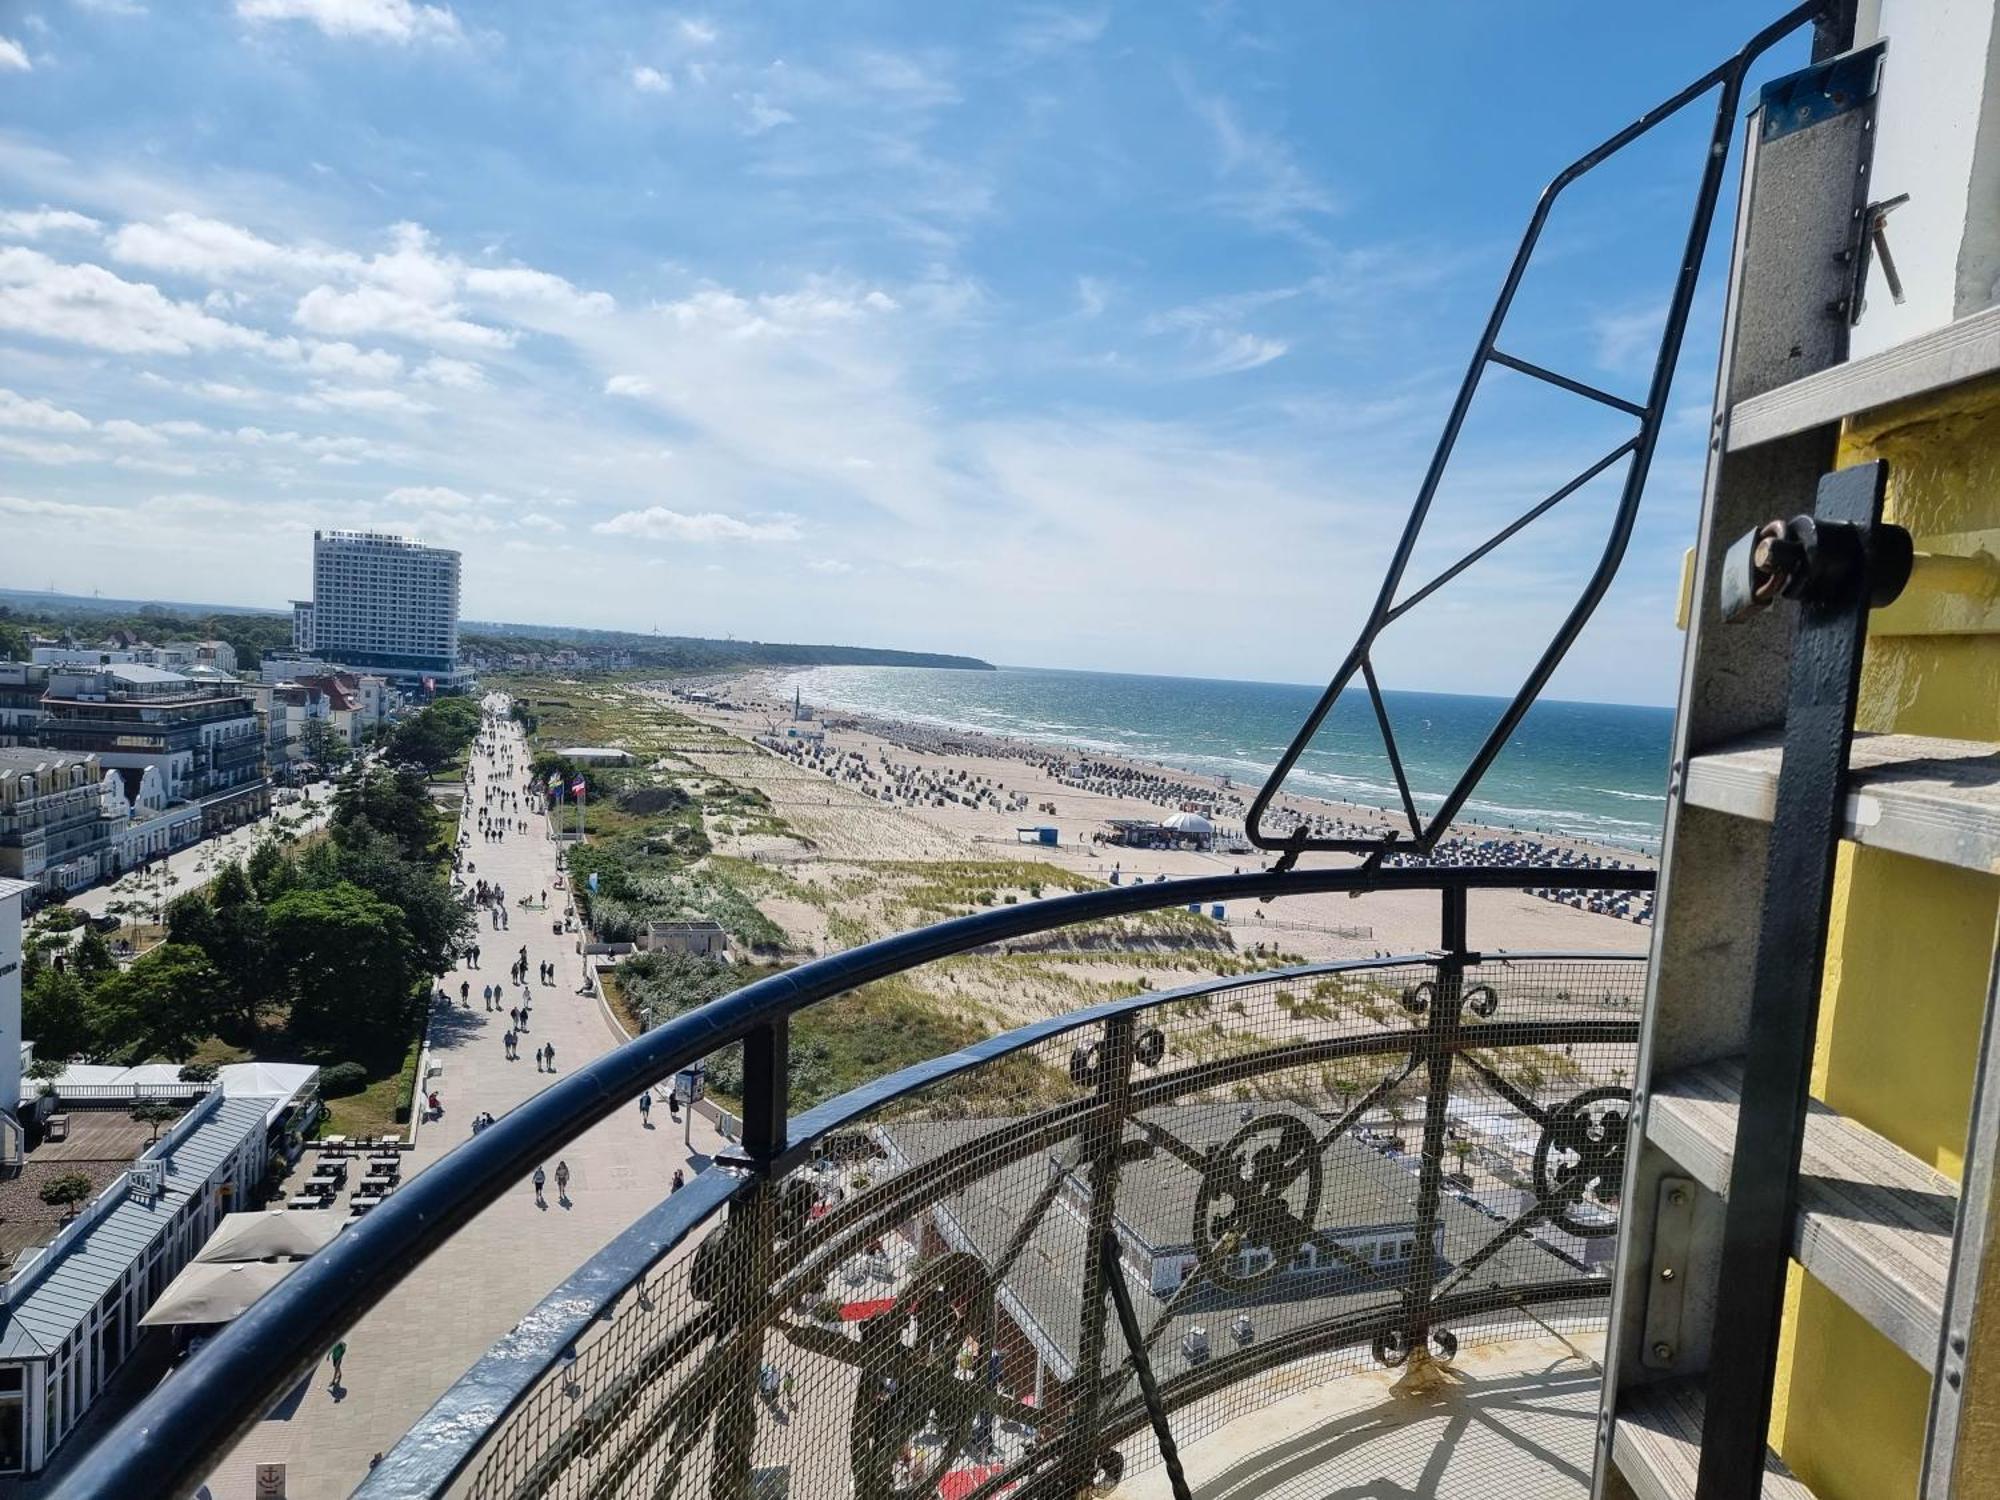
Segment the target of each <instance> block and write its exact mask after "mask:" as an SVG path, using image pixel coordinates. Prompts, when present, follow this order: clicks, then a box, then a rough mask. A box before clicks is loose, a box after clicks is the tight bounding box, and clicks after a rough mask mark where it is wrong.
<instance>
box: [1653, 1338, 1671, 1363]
mask: <svg viewBox="0 0 2000 1500" xmlns="http://www.w3.org/2000/svg"><path fill="white" fill-rule="evenodd" d="M1673 1357H1674V1346H1673V1345H1672V1344H1670V1343H1668V1342H1667V1341H1666V1340H1665V1339H1661V1340H1660V1341H1659V1342H1658V1343H1656V1344H1654V1345H1653V1358H1655V1359H1657V1360H1659V1361H1660V1362H1661V1363H1662V1364H1664V1363H1666V1362H1667V1361H1668V1360H1670V1359H1672V1358H1673Z"/></svg>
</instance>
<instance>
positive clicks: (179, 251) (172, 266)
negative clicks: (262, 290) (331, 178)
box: [110, 213, 361, 281]
mask: <svg viewBox="0 0 2000 1500" xmlns="http://www.w3.org/2000/svg"><path fill="white" fill-rule="evenodd" d="M110 246H111V254H112V257H113V258H114V259H116V260H122V261H124V262H125V263H126V264H127V265H134V266H144V267H145V268H146V269H147V270H149V271H175V272H179V273H181V274H183V275H188V276H200V277H202V278H204V279H206V280H210V281H222V280H228V279H231V278H234V277H238V276H241V275H243V274H245V273H246V272H267V273H283V272H297V273H304V274H309V275H323V274H326V273H328V272H331V271H335V270H350V271H351V270H354V269H356V268H358V267H359V266H360V264H361V258H360V257H359V256H356V255H349V254H345V253H342V252H339V251H331V250H322V249H318V248H316V247H312V246H293V245H280V244H277V243H275V242H273V241H271V240H267V239H265V238H264V237H263V236H262V235H259V234H256V233H253V232H252V231H250V230H248V229H244V228H242V227H240V226H239V225H235V224H229V223H225V222H224V221H222V220H221V219H210V218H205V217H203V216H202V215H200V214H192V213H170V214H168V215H166V217H165V218H163V219H162V220H161V221H160V222H159V223H157V224H143V223H142V224H127V225H124V226H123V227H122V228H120V229H119V230H117V231H116V232H115V233H114V234H113V235H112V236H111V239H110Z"/></svg>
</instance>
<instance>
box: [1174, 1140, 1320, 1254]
mask: <svg viewBox="0 0 2000 1500" xmlns="http://www.w3.org/2000/svg"><path fill="white" fill-rule="evenodd" d="M1323 1186H1324V1183H1323V1181H1322V1175H1321V1169H1320V1152H1319V1142H1318V1141H1317V1140H1315V1139H1314V1138H1313V1133H1312V1131H1311V1130H1310V1129H1308V1128H1307V1126H1306V1124H1305V1122H1304V1121H1303V1120H1301V1119H1299V1117H1298V1116H1296V1115H1289V1114H1268V1115H1260V1116H1259V1117H1258V1118H1256V1119H1254V1120H1252V1121H1251V1122H1250V1123H1249V1124H1247V1125H1245V1126H1244V1127H1243V1128H1242V1129H1241V1130H1239V1131H1237V1132H1236V1134H1235V1135H1233V1136H1231V1137H1230V1139H1229V1141H1228V1142H1227V1144H1225V1145H1222V1146H1218V1147H1216V1148H1215V1149H1214V1150H1212V1151H1211V1152H1210V1153H1209V1158H1208V1165H1207V1167H1206V1169H1205V1170H1204V1171H1203V1172H1202V1177H1201V1190H1200V1192H1199V1193H1197V1194H1196V1196H1195V1204H1194V1246H1195V1253H1196V1254H1197V1255H1199V1256H1200V1257H1201V1264H1202V1266H1203V1267H1204V1268H1205V1269H1206V1270H1207V1272H1208V1274H1209V1276H1210V1277H1211V1278H1212V1279H1213V1280H1214V1281H1215V1282H1216V1283H1217V1284H1219V1285H1221V1286H1224V1287H1229V1288H1238V1287H1246V1286H1250V1285H1253V1284H1254V1283H1256V1282H1259V1281H1262V1280H1263V1279H1264V1278H1265V1277H1267V1276H1271V1275H1273V1274H1275V1273H1276V1272H1277V1271H1278V1270H1280V1269H1281V1268H1283V1267H1284V1266H1287V1265H1289V1264H1290V1263H1291V1261H1292V1258H1293V1257H1294V1256H1295V1255H1297V1254H1298V1253H1299V1246H1301V1245H1303V1244H1304V1243H1305V1241H1306V1236H1307V1235H1309V1234H1310V1233H1311V1232H1312V1226H1313V1222H1314V1220H1315V1219H1316V1218H1317V1217H1318V1215H1319V1199H1320V1191H1321V1189H1322V1187H1323ZM1246 1250H1266V1251H1269V1252H1270V1259H1268V1260H1267V1261H1265V1262H1264V1264H1263V1265H1262V1266H1260V1267H1259V1268H1258V1269H1256V1270H1254V1271H1251V1270H1248V1269H1246V1262H1245V1261H1244V1259H1243V1258H1242V1254H1241V1252H1243V1251H1246Z"/></svg>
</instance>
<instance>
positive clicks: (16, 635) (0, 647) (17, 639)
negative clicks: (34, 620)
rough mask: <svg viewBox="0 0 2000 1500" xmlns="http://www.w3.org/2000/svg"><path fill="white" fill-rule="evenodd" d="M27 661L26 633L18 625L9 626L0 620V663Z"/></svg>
mask: <svg viewBox="0 0 2000 1500" xmlns="http://www.w3.org/2000/svg"><path fill="white" fill-rule="evenodd" d="M27 659H28V632H27V631H25V630H23V629H22V628H21V627H20V626H18V625H10V624H8V623H7V622H6V621H5V620H0V661H26V660H27Z"/></svg>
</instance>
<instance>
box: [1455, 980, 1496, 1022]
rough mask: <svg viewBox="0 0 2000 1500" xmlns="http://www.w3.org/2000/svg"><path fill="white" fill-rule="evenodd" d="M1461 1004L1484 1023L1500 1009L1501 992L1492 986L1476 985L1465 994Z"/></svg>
mask: <svg viewBox="0 0 2000 1500" xmlns="http://www.w3.org/2000/svg"><path fill="white" fill-rule="evenodd" d="M1460 1003H1461V1004H1463V1005H1464V1006H1465V1008H1466V1009H1467V1010H1469V1011H1471V1012H1472V1013H1473V1014H1474V1015H1475V1016H1477V1017H1479V1019H1480V1020H1482V1021H1484V1020H1487V1019H1489V1018H1490V1017H1492V1016H1493V1014H1494V1013H1495V1012H1497V1011H1498V1010H1499V1009H1500V992H1499V991H1498V990H1496V989H1494V988H1493V986H1492V985H1490V984H1475V985H1474V986H1473V987H1472V988H1471V989H1469V990H1467V991H1466V992H1465V994H1464V996H1463V997H1462V999H1461V1002H1460Z"/></svg>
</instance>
